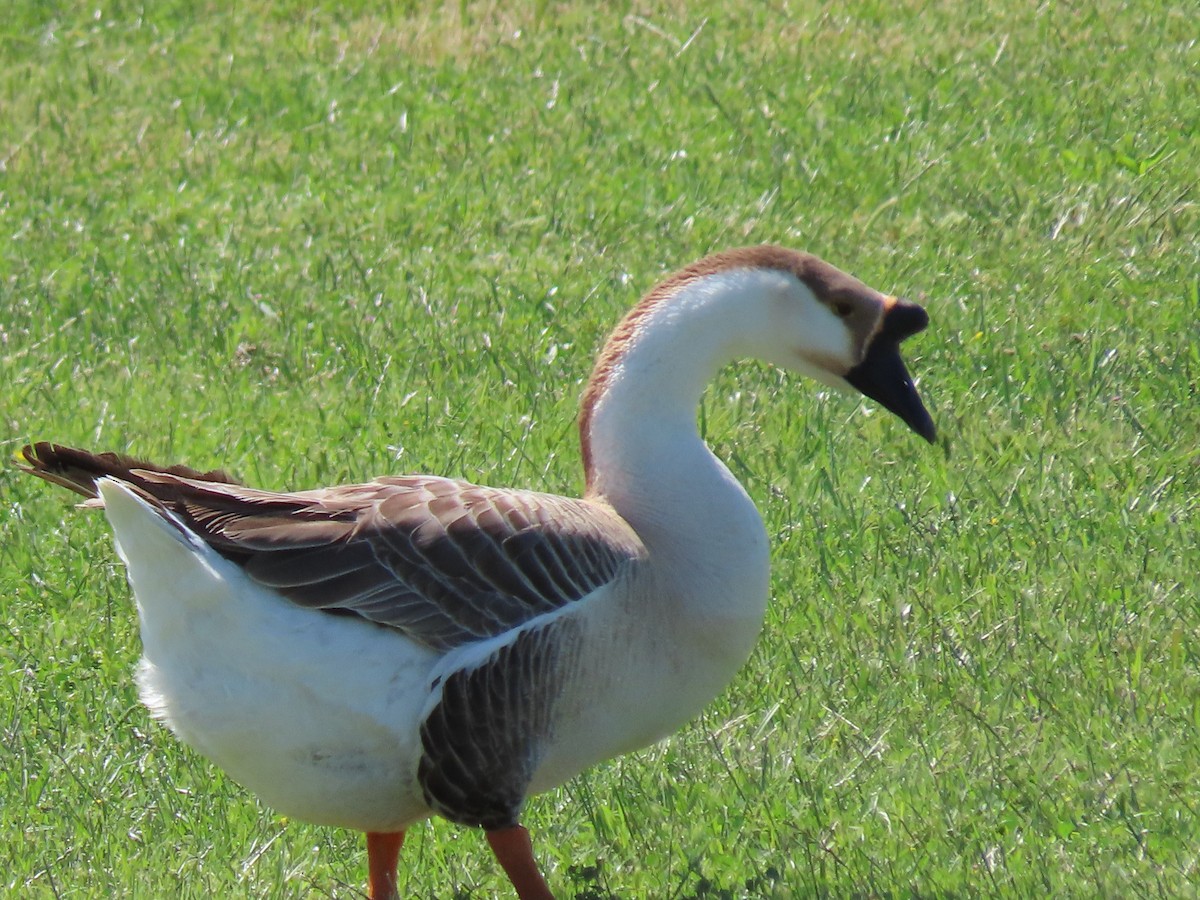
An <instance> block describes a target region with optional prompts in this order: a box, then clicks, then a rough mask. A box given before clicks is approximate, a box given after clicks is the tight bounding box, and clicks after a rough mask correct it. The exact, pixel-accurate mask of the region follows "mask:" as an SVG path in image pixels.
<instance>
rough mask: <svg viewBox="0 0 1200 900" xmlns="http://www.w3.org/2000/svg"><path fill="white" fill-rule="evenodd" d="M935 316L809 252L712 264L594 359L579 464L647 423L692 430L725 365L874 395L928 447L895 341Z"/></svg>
mask: <svg viewBox="0 0 1200 900" xmlns="http://www.w3.org/2000/svg"><path fill="white" fill-rule="evenodd" d="M928 322H929V318H928V316H927V315H926V314H925V311H924V310H923V309H921V307H919V306H917V305H916V304H914V303H910V302H908V301H905V300H899V299H897V298H895V297H891V296H887V295H885V294H883V293H881V292H880V291H877V290H875V289H873V288H871V287H868V286H867V285H865V284H863V283H862V282H861V281H859V280H858V279H856V278H853V277H852V276H850V275H847V274H846V273H845V272H842V271H841V270H839V269H837V268H835V267H834V266H832V265H830V264H829V263H827V262H825V261H823V260H821V259H819V258H818V257H816V256H813V255H811V254H808V253H800V252H797V251H794V250H789V249H785V248H783V247H776V246H771V245H763V246H758V247H745V248H741V249H736V250H729V251H725V252H723V253H717V254H714V255H712V256H708V257H705V258H704V259H702V260H700V261H699V262H696V263H693V264H692V265H690V266H688V267H687V268H684V269H681V270H680V271H678V272H676V273H675V274H673V275H671V276H669V277H668V278H667V279H665V280H664V281H663V282H661V283H660V284H659V285H658V286H657V287H655V288H653V289H652V290H651V291H650V292H649V293H648V294H646V296H645V297H644V298H643V299H642V301H641V302H640V303H638V304H637V306H635V307H634V308H633V310H631V311H630V313H629V314H628V315H627V316H626V317H625V318H624V319H623V320H622V322H621V323H620V324H619V325H618V326H617V328H616V330H615V331H614V332H613V334H612V335H611V336H610V338H609V340H608V342H607V343H606V344H605V346H604V349H603V350H601V352H600V355H599V357H598V358H597V360H596V366H595V369H594V370H593V373H592V377H591V379H590V381H589V383H588V387H587V390H586V391H585V393H584V398H583V405H582V410H581V415H580V432H581V437H582V442H583V450H584V463H585V468H587V470H588V477H589V483H591V481H592V468H593V467H592V462H593V458H592V457H593V449H594V448H596V447H597V446H598V445H604V446H606V447H609V448H620V447H622V446H625V445H627V443H628V441H629V439H630V438H629V435H630V434H631V433H632V432H634V431H636V430H637V429H639V428H641V429H644V428H645V427H646V425H647V424H649V423H658V424H661V423H664V422H670V421H678V422H683V421H685V420H687V419H691V421H692V422H694V415H695V409H696V403H697V402H698V401H699V399H700V394H701V393H702V392H703V389H704V387H705V385H707V384H708V382H709V381H710V380H711V378H712V377H713V376H714V375H715V374H716V372H717V371H718V370H719V369H720V368H721V367H723V366H724V365H726V364H728V363H730V362H733V361H735V360H738V359H745V358H757V359H761V360H764V361H766V362H768V363H772V364H774V365H776V366H778V367H780V368H783V369H788V370H791V371H794V372H798V373H801V374H803V375H807V376H809V377H811V378H814V379H816V380H817V381H819V382H822V383H824V384H827V385H831V386H833V387H835V388H838V389H841V390H845V391H854V390H857V391H859V392H860V393H862V394H864V395H866V396H867V397H870V398H871V399H873V400H875V401H877V402H878V403H880V404H881V405H882V406H883V407H884V408H886V409H888V410H890V411H891V412H893V413H895V414H896V415H897V416H898V417H899V418H900V419H901V420H903V421H904V422H905V423H906V424H907V425H908V426H909V427H910V428H911V429H912V430H913V431H915V432H916V433H917V434H919V435H920V436H921V437H923V438H925V439H926V440H927V441H929V442H931V443H932V442H933V441H934V438H935V436H936V429H935V428H934V424H933V420H932V419H931V418H930V416H929V413H928V412H927V411H926V409H925V406H924V404H923V403H922V402H921V398H920V395H919V394H918V393H917V390H916V387H915V386H914V384H913V381H912V378H911V377H910V375H909V373H908V369H907V367H906V366H905V364H904V360H903V359H902V358H901V356H900V349H899V348H900V342H901V341H903V340H904V339H905V338H907V337H910V336H911V335H913V334H916V333H917V332H918V331H921V330H922V329H923V328H925V326H926V325H927V324H928Z"/></svg>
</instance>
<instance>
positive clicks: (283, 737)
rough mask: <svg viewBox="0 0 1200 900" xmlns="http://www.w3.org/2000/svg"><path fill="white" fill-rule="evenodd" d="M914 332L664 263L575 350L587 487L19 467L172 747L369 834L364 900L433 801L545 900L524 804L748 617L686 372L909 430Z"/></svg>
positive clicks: (810, 288) (734, 504)
mask: <svg viewBox="0 0 1200 900" xmlns="http://www.w3.org/2000/svg"><path fill="white" fill-rule="evenodd" d="M927 322H928V317H927V316H926V314H925V312H924V311H923V310H922V309H921V308H920V307H919V306H916V305H914V304H912V303H908V302H905V301H902V300H897V299H895V298H893V297H888V296H885V295H883V294H881V293H879V292H878V291H875V290H873V289H871V288H869V287H867V286H866V285H864V284H863V283H862V282H860V281H858V280H856V279H854V278H852V277H851V276H849V275H847V274H845V273H843V272H841V271H839V270H838V269H836V268H834V267H833V266H831V265H829V264H828V263H825V262H823V261H822V260H820V259H818V258H816V257H815V256H812V255H809V254H804V253H799V252H794V251H792V250H788V249H783V248H779V247H773V246H760V247H749V248H742V249H737V250H731V251H727V252H723V253H717V254H715V255H712V256H709V257H707V258H705V259H702V260H700V261H699V262H697V263H694V264H692V265H691V266H689V267H687V268H685V269H682V270H681V271H679V272H677V273H675V274H673V275H671V276H670V277H668V278H667V279H666V280H665V281H663V282H662V283H661V284H659V285H658V286H657V287H655V288H654V289H653V290H651V291H650V292H649V293H648V294H647V295H646V296H645V297H644V298H643V299H642V301H641V302H640V303H639V304H638V305H637V306H636V307H635V308H634V309H633V310H632V311H631V312H630V313H629V314H628V315H627V316H626V317H625V319H624V320H623V321H622V322H621V323H620V325H619V326H618V327H617V329H616V330H615V332H614V333H613V334H612V336H611V337H610V338H609V340H608V342H607V344H606V345H605V347H604V349H603V350H602V351H601V353H600V354H599V357H598V359H597V361H596V365H595V369H594V372H593V374H592V376H591V379H590V381H589V382H588V384H587V387H586V390H585V391H584V395H583V401H582V411H581V414H580V418H579V427H580V437H581V442H582V450H583V462H584V468H585V472H586V483H587V490H586V493H585V495H584V497H583V498H582V499H572V498H568V497H560V496H554V495H550V494H542V493H535V492H532V491H525V490H509V489H497V488H490V487H481V486H478V485H474V484H468V483H465V482H462V481H454V480H451V479H448V478H439V477H435V476H428V475H404V476H399V477H384V478H377V479H376V480H374V481H371V482H368V483H366V484H352V485H344V486H339V487H330V488H323V489H318V490H308V491H298V492H295V493H275V492H271V491H262V490H255V489H252V488H248V487H243V486H241V485H239V484H237V483H235V482H234V481H233V480H232V479H231V478H229V477H228V476H226V475H224V474H223V473H221V472H217V471H213V472H199V471H195V470H192V469H188V468H186V467H182V466H174V467H161V466H156V465H152V464H150V463H146V462H142V461H139V460H135V459H131V458H127V457H122V456H117V455H115V454H111V453H99V454H93V453H90V452H87V451H83V450H76V449H72V448H68V447H63V446H59V445H55V444H50V443H38V444H34V445H32V446H28V447H26V448H25V449H24V450H23V453H22V455H23V461H24V465H23V468H25V469H26V470H27V471H29V472H31V473H32V474H34V475H37V476H40V477H41V478H44V479H46V480H48V481H51V482H55V483H57V484H60V485H63V486H65V487H68V488H70V489H72V490H74V491H76V492H78V493H81V494H83V495H85V496H87V497H88V498H90V499H89V501H87V502H86V503H84V504H83V505H85V506H87V505H90V506H103V507H104V510H105V512H106V514H107V517H108V520H109V522H110V524H111V526H112V529H113V531H114V533H115V536H116V548H117V552H118V554H119V555H120V557H121V559H122V560H123V561H124V563H125V565H126V566H127V568H128V575H129V581H130V583H131V585H132V588H133V593H134V598H135V602H136V605H137V611H138V616H139V619H140V625H141V637H142V643H143V657H142V660H141V663H140V666H139V669H138V673H137V682H138V685H139V688H140V695H141V698H142V701H143V702H144V703H145V704H146V706H147V707H149V709H150V711H151V712H152V713H153V714H154V716H155V717H157V718H159V719H161V720H162V721H164V722H165V723H166V724H167V725H168V726H169V727H170V728H171V730H172V731H173V732H174V733H175V734H176V735H177V736H178V737H179V739H180V740H182V741H183V742H184V743H186V744H188V745H190V746H191V747H193V748H195V749H196V750H198V751H199V752H200V753H202V754H204V755H205V756H207V757H208V758H209V759H211V760H212V761H213V762H214V763H216V764H217V765H218V766H220V767H221V768H222V769H224V770H225V771H226V772H227V773H228V774H229V775H230V776H232V777H233V778H234V779H235V780H236V781H238V782H240V783H241V784H242V785H244V786H245V787H247V788H249V789H250V790H252V791H254V792H256V793H257V794H258V795H259V796H261V797H262V798H263V800H265V801H266V802H267V803H268V804H269V805H271V806H273V807H274V808H276V809H277V810H279V811H280V812H281V813H284V814H286V815H288V816H292V817H295V818H297V819H302V820H307V821H311V822H315V823H319V824H327V825H337V826H344V827H347V828H354V829H358V830H361V831H364V832H366V833H367V851H368V868H369V880H368V886H369V891H370V896H371V897H372V898H374V900H383V898H394V897H396V896H398V895H397V887H396V864H397V860H398V854H399V851H400V846H401V843H402V841H403V838H404V832H405V829H407V828H408V827H409V826H410V825H412V824H414V823H415V822H418V821H420V820H422V819H424V818H426V817H428V816H430V815H431V814H437V815H440V816H444V817H445V818H447V819H450V820H451V821H454V822H457V823H461V824H464V825H469V826H478V827H482V828H483V829H485V830H486V833H487V837H488V840H489V843H490V845H491V847H492V849H493V851H494V853H495V855H496V857H497V859H498V860H499V862H500V863H501V865H502V866H503V868H504V870H505V871H506V873H507V874H508V876H509V878H510V880H511V881H512V883H513V885H514V887H515V889H516V891H517V894H518V895H519V896H520V897H521V898H524V900H531V898H532V900H544V898H551V897H552V895H551V893H550V890H549V888H548V886H547V884H546V882H545V880H544V879H543V877H542V875H541V873H540V871H539V868H538V866H537V864H536V862H535V861H534V856H533V852H532V848H531V843H530V839H529V836H528V833H527V832H526V830H525V829H524V827H523V826H521V825H520V816H521V810H522V807H523V805H524V803H525V799H526V797H527V796H528V795H530V794H532V793H537V792H539V791H545V790H547V789H549V788H552V787H555V786H557V785H560V784H562V783H563V782H564V781H566V780H567V779H569V778H571V777H573V776H574V775H576V774H577V773H579V772H580V771H582V770H583V769H585V768H587V767H588V766H591V765H593V764H594V763H597V762H599V761H601V760H604V759H607V758H609V757H612V756H615V755H617V754H621V753H625V752H627V751H630V750H634V749H637V748H639V747H644V746H646V745H648V744H650V743H652V742H654V741H657V740H659V739H661V738H663V737H665V736H667V735H669V734H671V733H672V732H674V731H675V730H676V729H678V728H679V727H680V726H682V725H683V724H684V723H685V722H687V721H688V720H690V719H692V718H693V717H694V716H696V715H697V714H698V713H699V712H700V710H701V709H702V708H703V707H704V706H705V704H707V703H708V702H709V701H710V700H712V699H713V698H714V697H715V696H716V695H717V694H718V692H720V691H721V689H722V688H723V687H724V686H725V685H726V684H727V683H728V681H729V680H730V679H731V678H732V676H733V675H734V673H735V671H736V670H737V669H738V668H739V667H740V666H741V665H742V664H743V663H744V662H745V660H746V658H747V656H748V655H749V653H750V650H751V646H752V644H753V642H754V641H755V639H756V637H757V635H758V632H759V629H760V627H761V625H762V621H763V616H764V611H765V605H766V599H767V593H768V546H767V534H766V532H765V530H764V527H763V523H762V520H761V518H760V517H759V514H758V511H757V510H756V509H755V506H754V504H753V502H752V501H751V500H750V498H749V497H748V496H747V494H746V492H745V491H744V490H743V488H742V487H741V485H740V484H738V482H737V481H736V480H735V479H734V477H733V475H732V474H731V473H730V472H729V470H728V469H727V468H726V467H725V466H724V465H723V464H722V463H721V462H720V460H718V459H717V458H716V456H714V455H713V453H712V452H711V451H710V450H709V448H708V447H707V446H706V445H705V443H704V441H703V440H702V439H701V437H700V435H699V432H698V429H697V424H696V409H697V406H698V403H699V401H700V398H701V394H702V392H703V391H704V389H705V387H706V385H707V383H708V382H709V381H710V380H711V379H712V377H713V376H714V375H715V374H716V372H717V371H718V370H719V369H721V368H722V367H723V366H724V365H726V364H728V363H730V362H733V361H735V360H737V359H740V358H744V357H757V358H759V359H763V360H765V361H767V362H769V363H773V364H775V365H777V366H781V367H783V368H785V369H790V370H793V371H797V372H800V373H803V374H805V375H809V376H811V377H813V378H815V379H817V380H818V381H821V382H824V383H826V384H829V385H834V386H838V387H842V388H847V387H853V388H856V389H857V390H859V391H860V392H862V393H863V394H865V395H867V396H868V397H871V398H874V399H875V400H877V401H878V402H879V403H881V404H882V405H883V406H884V407H886V408H887V409H889V410H891V411H892V412H894V413H896V414H897V415H898V416H899V417H900V418H901V419H902V420H903V421H904V422H906V423H907V424H908V425H909V426H910V427H911V428H912V429H913V430H914V431H915V432H916V433H917V434H919V435H921V436H922V437H924V438H926V439H927V440H929V441H930V442H932V441H933V440H934V425H933V422H932V420H931V419H930V417H929V414H928V413H927V412H926V410H925V408H924V406H923V405H922V403H921V400H920V398H919V396H918V394H917V391H916V389H915V387H914V386H913V383H912V381H911V379H910V377H909V375H908V372H907V370H906V369H905V366H904V362H903V361H902V359H901V357H900V354H899V350H898V344H899V342H900V341H901V340H903V339H904V338H906V337H908V336H910V335H912V334H914V333H916V332H918V331H920V330H921V329H923V328H924V327H925V326H926V324H927ZM329 613H341V614H340V615H330V614H329Z"/></svg>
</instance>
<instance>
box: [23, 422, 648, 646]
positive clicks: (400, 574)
mask: <svg viewBox="0 0 1200 900" xmlns="http://www.w3.org/2000/svg"><path fill="white" fill-rule="evenodd" d="M24 455H25V459H26V461H27V462H28V463H29V464H30V465H29V468H28V471H31V472H32V473H33V474H35V475H39V476H40V477H43V478H46V479H47V480H50V481H54V482H56V483H58V484H64V485H66V486H67V487H70V488H71V489H73V490H76V491H77V492H79V493H83V494H94V493H95V488H94V482H95V480H96V478H99V477H104V476H109V477H115V478H120V479H122V480H124V481H128V482H129V483H131V484H133V485H134V486H135V487H137V488H139V489H140V490H141V491H143V492H144V493H146V494H148V495H149V496H151V497H153V498H154V499H155V500H157V501H158V502H159V503H160V504H161V505H162V506H163V507H164V508H165V509H168V510H170V511H171V512H172V513H174V515H175V516H176V517H177V518H178V519H179V520H180V521H181V522H182V523H183V524H184V525H185V526H186V527H187V528H189V529H190V530H192V531H194V532H195V533H196V534H198V535H199V536H200V537H202V538H203V539H204V540H205V541H206V542H207V543H208V544H209V545H210V546H212V547H213V549H215V550H216V551H217V552H218V553H220V554H221V555H222V556H224V557H226V558H227V559H229V560H232V561H233V562H235V563H237V564H238V565H239V566H241V567H242V568H243V569H244V570H245V572H246V574H247V575H249V576H250V577H251V578H252V579H254V580H255V581H257V582H258V583H260V584H262V585H264V586H266V587H270V588H273V589H275V590H277V591H278V592H279V593H280V594H282V595H283V596H284V597H286V598H288V599H289V600H291V601H292V602H293V603H296V604H298V605H301V606H307V607H312V608H314V609H325V610H330V611H344V612H351V613H354V614H357V615H359V616H362V617H363V618H365V619H368V620H370V621H373V622H377V623H379V624H381V625H387V626H390V627H393V628H397V629H399V630H401V631H403V632H405V633H406V634H408V635H410V636H411V637H413V638H414V639H416V640H419V641H421V642H423V643H425V644H427V645H429V646H431V647H435V648H439V649H447V648H450V647H454V646H457V645H459V644H462V643H465V642H467V641H471V640H477V639H479V638H484V637H490V636H492V635H496V634H500V633H503V632H504V631H507V630H508V629H510V628H513V627H514V626H516V625H519V624H521V623H523V622H526V621H528V620H529V619H531V618H533V617H534V616H537V615H540V614H542V613H545V612H550V611H552V610H554V609H557V608H559V607H561V606H563V605H565V604H567V603H571V602H573V601H575V600H579V599H581V598H582V597H585V596H586V595H587V594H589V593H591V592H592V591H594V590H595V589H596V588H598V587H600V586H602V585H604V584H606V583H608V582H609V581H611V580H612V579H613V578H615V577H616V575H617V573H618V572H619V571H620V570H621V569H622V568H623V567H624V566H625V565H626V564H627V563H629V562H630V561H631V560H633V559H635V558H637V557H638V556H640V555H641V554H642V552H643V548H642V545H641V543H640V541H639V540H638V538H637V536H636V535H635V534H634V533H633V531H632V530H631V529H630V528H629V526H628V525H627V524H626V523H625V522H624V520H622V519H621V518H620V517H619V516H617V514H616V513H615V512H613V511H612V510H611V509H609V508H608V507H605V506H603V505H601V504H598V503H594V502H591V501H587V500H574V499H570V498H567V497H559V496H555V495H552V494H539V493H534V492H532V491H515V490H498V489H495V488H487V487H481V486H478V485H473V484H467V483H465V482H460V481H453V480H451V479H447V478H437V477H433V476H422V475H411V476H403V477H397V478H380V479H377V480H376V481H372V482H368V483H365V484H356V485H345V486H342V487H335V488H325V489H321V490H314V491H301V492H297V493H273V492H269V491H259V490H254V489H252V488H246V487H241V486H239V485H236V484H231V483H228V478H227V476H220V478H222V479H224V480H215V479H209V478H208V477H207V475H202V474H200V473H197V472H192V471H190V470H189V471H188V472H187V474H186V475H185V474H183V473H182V472H175V471H171V470H167V469H163V468H160V467H150V466H148V465H147V464H145V463H141V462H140V461H132V460H123V459H122V458H121V457H115V456H113V455H111V454H106V455H104V456H93V455H92V454H88V453H86V451H77V450H70V449H69V448H61V447H54V446H53V445H48V444H39V445H36V446H35V447H30V448H26V450H25V451H24ZM88 457H92V458H93V459H94V460H96V461H97V462H96V463H94V464H90V463H89V461H88ZM126 463H128V464H129V465H126ZM68 465H69V466H70V469H69V471H65V467H66V466H68Z"/></svg>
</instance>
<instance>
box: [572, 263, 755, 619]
mask: <svg viewBox="0 0 1200 900" xmlns="http://www.w3.org/2000/svg"><path fill="white" fill-rule="evenodd" d="M747 277H749V276H747ZM717 287H719V289H715V288H717ZM730 288H731V285H730V284H729V283H728V282H725V283H722V284H721V285H719V286H714V285H713V284H711V283H707V284H699V285H696V286H694V287H687V288H684V289H683V290H681V291H680V292H679V293H678V294H677V295H675V296H674V297H672V298H671V299H670V300H668V301H666V302H661V303H659V304H657V305H654V306H652V307H650V308H648V309H647V310H646V311H645V313H644V314H643V315H642V316H640V318H639V319H638V321H637V326H636V327H635V328H634V329H633V330H632V331H631V332H630V333H628V334H626V335H623V336H622V337H621V338H620V339H619V340H621V341H622V346H620V347H619V348H615V349H616V353H615V354H614V355H613V357H612V360H611V366H610V367H609V368H608V370H607V371H606V372H605V373H604V375H603V378H604V382H603V384H602V385H601V386H600V388H599V390H598V391H596V392H595V394H594V396H592V397H591V402H592V409H591V410H590V411H589V412H588V413H586V414H585V417H584V429H585V433H584V435H583V440H584V442H585V446H586V454H585V455H586V456H587V459H588V462H589V466H590V469H589V472H588V485H589V491H590V493H591V494H592V495H593V496H599V497H601V498H603V499H604V500H606V501H607V502H608V503H610V504H611V505H612V506H613V508H614V509H615V510H616V511H617V512H618V513H619V514H620V515H621V516H622V517H624V518H625V520H626V521H627V522H629V524H630V525H631V526H633V528H634V530H635V531H637V532H638V534H639V536H640V537H641V539H642V541H643V542H644V543H645V545H646V547H647V550H648V551H649V552H650V554H651V557H652V558H656V559H657V561H658V564H659V565H660V566H661V567H662V568H663V569H664V570H668V571H669V570H670V569H672V568H674V567H675V566H676V565H678V566H679V567H680V568H684V569H686V570H687V573H686V574H687V575H688V577H687V583H688V584H692V585H699V584H704V585H710V586H711V588H710V589H709V590H711V596H709V597H700V596H695V597H692V598H691V599H690V601H689V602H690V603H691V604H693V605H694V606H705V605H708V606H713V607H718V608H719V607H724V606H731V607H733V608H737V609H739V610H740V611H741V612H742V613H749V614H751V615H758V616H761V613H762V609H763V608H765V603H766V593H767V579H768V574H769V560H768V553H767V549H768V548H767V538H766V533H765V530H764V528H763V524H762V519H761V518H760V516H759V514H758V510H757V509H755V507H754V504H753V502H752V501H751V500H750V498H749V496H748V495H747V494H746V492H745V490H743V488H742V486H741V485H740V484H738V482H737V481H736V480H735V479H734V477H733V475H732V474H731V473H730V472H729V470H728V469H727V468H726V467H725V465H724V464H723V463H721V461H720V460H718V459H717V458H716V456H714V455H713V453H712V451H710V450H709V448H708V447H707V446H706V445H705V443H704V441H703V440H702V439H701V438H700V434H699V431H698V429H697V426H696V410H697V407H698V405H699V402H700V398H701V395H702V394H703V392H704V389H705V387H706V386H707V385H708V383H709V382H710V381H711V380H712V378H713V377H714V376H715V375H716V374H717V372H718V371H719V370H720V369H721V368H722V367H723V366H724V365H726V364H727V363H729V362H732V361H733V360H734V359H736V358H737V357H738V356H740V355H741V349H742V348H741V347H740V346H739V344H740V341H738V340H737V335H738V334H741V333H744V326H739V322H738V321H737V315H738V313H739V311H740V310H739V308H738V306H739V305H738V304H736V303H731V302H730V298H731V297H732V296H733V295H734V293H735V292H734V291H732V290H731V289H730ZM697 569H700V570H701V571H696V570H697ZM713 611H714V612H715V611H716V610H715V609H714V610H713ZM729 611H731V612H732V611H733V609H730V610H729Z"/></svg>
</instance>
